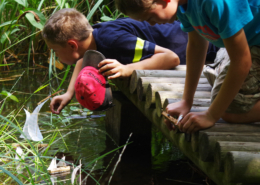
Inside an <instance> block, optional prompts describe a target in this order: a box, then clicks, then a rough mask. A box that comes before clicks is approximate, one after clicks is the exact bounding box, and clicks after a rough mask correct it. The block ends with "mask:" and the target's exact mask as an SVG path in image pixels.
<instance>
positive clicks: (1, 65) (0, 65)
mask: <svg viewBox="0 0 260 185" xmlns="http://www.w3.org/2000/svg"><path fill="white" fill-rule="evenodd" d="M14 64H15V63H11V64H0V67H3V66H11V65H14Z"/></svg>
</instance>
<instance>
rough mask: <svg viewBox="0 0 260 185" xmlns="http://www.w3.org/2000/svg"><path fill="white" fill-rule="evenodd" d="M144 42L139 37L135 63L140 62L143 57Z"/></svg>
mask: <svg viewBox="0 0 260 185" xmlns="http://www.w3.org/2000/svg"><path fill="white" fill-rule="evenodd" d="M143 48H144V40H142V39H140V38H138V37H137V40H136V45H135V56H134V59H133V62H139V61H140V60H141V58H142V55H143Z"/></svg>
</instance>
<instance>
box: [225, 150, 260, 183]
mask: <svg viewBox="0 0 260 185" xmlns="http://www.w3.org/2000/svg"><path fill="white" fill-rule="evenodd" d="M259 169H260V152H242V151H231V152H228V153H227V155H226V158H225V178H226V181H227V182H233V183H238V182H239V183H241V182H242V183H254V184H255V185H256V184H259V182H260V173H259Z"/></svg>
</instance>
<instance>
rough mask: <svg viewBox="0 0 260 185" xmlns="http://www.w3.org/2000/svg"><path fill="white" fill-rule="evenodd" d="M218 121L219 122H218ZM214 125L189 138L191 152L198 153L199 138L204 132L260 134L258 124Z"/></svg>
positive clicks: (218, 123)
mask: <svg viewBox="0 0 260 185" xmlns="http://www.w3.org/2000/svg"><path fill="white" fill-rule="evenodd" d="M219 121H220V120H219ZM219 121H218V122H217V123H215V125H214V126H213V127H211V128H207V129H205V130H200V131H198V132H196V133H194V134H192V136H191V147H192V151H193V152H198V149H199V137H200V136H201V135H203V133H204V132H260V125H259V124H233V123H220V122H219Z"/></svg>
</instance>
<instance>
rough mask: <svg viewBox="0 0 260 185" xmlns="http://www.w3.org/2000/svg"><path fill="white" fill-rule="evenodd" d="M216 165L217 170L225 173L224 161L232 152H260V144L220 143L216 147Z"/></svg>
mask: <svg viewBox="0 0 260 185" xmlns="http://www.w3.org/2000/svg"><path fill="white" fill-rule="evenodd" d="M214 151H215V155H214V164H215V167H216V170H219V171H224V159H225V157H226V154H227V153H228V152H230V151H257V152H260V143H257V142H234V141H218V142H217V143H216V146H215V150H214Z"/></svg>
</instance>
